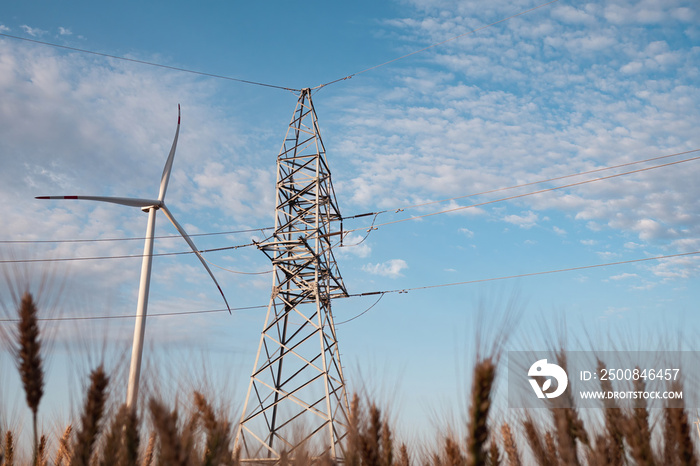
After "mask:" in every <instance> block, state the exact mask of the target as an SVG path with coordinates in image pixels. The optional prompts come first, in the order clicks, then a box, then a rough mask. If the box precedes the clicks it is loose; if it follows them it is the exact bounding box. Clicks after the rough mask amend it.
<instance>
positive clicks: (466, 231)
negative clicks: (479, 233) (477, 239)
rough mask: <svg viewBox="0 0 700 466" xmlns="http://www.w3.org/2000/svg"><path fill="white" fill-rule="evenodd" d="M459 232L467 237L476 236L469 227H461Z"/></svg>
mask: <svg viewBox="0 0 700 466" xmlns="http://www.w3.org/2000/svg"><path fill="white" fill-rule="evenodd" d="M459 232H460V233H461V234H463V235H464V236H466V237H467V238H473V237H474V232H473V231H471V230H470V229H469V228H460V229H459Z"/></svg>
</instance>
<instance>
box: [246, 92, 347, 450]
mask: <svg viewBox="0 0 700 466" xmlns="http://www.w3.org/2000/svg"><path fill="white" fill-rule="evenodd" d="M325 152H326V151H325V148H324V146H323V141H322V140H321V134H320V132H319V129H318V121H317V117H316V112H315V110H314V107H313V103H312V101H311V92H310V90H309V89H304V90H302V91H301V94H300V96H299V100H298V102H297V106H296V109H295V111H294V116H293V117H292V120H291V123H290V124H289V128H288V130H287V135H286V137H285V140H284V143H283V144H282V149H281V151H280V154H279V156H278V158H277V205H276V209H275V232H274V234H273V235H272V236H271V237H270V238H268V239H267V240H265V241H264V242H261V243H259V244H258V248H259V249H261V250H262V251H263V252H264V253H265V254H266V255H267V256H268V257H269V258H270V260H271V261H272V265H273V274H274V278H273V280H274V282H273V285H272V294H271V298H270V304H269V306H268V310H267V317H266V319H265V325H264V327H263V331H262V335H261V338H260V345H259V347H258V354H257V356H256V362H255V367H254V369H253V374H252V376H251V380H250V385H249V388H248V394H247V396H246V401H245V406H244V410H243V415H242V417H241V422H240V425H239V428H238V434H237V435H236V448H239V449H240V453H241V455H242V457H243V458H248V459H253V458H255V459H258V460H260V459H271V460H275V459H279V458H280V455H281V454H282V453H283V452H286V453H287V454H289V455H290V456H292V457H293V456H294V451H295V449H297V448H299V447H302V446H303V448H304V449H305V450H306V451H307V452H311V453H312V454H329V455H330V456H331V457H333V458H339V457H341V456H342V454H341V451H340V441H341V440H342V438H343V437H344V435H345V431H346V426H347V414H348V401H347V393H346V390H345V381H344V379H343V371H342V366H341V364H340V353H339V351H338V339H337V336H336V332H335V325H334V323H333V314H332V313H331V300H332V298H337V297H347V291H346V289H345V285H344V284H343V280H342V278H341V276H340V273H339V271H338V267H337V264H336V261H335V258H334V257H333V251H332V244H333V241H338V240H339V238H340V234H341V232H340V230H339V229H338V228H337V226H338V225H340V222H341V221H342V218H341V215H340V211H339V210H338V204H337V200H336V197H335V192H334V191H333V185H332V183H331V173H330V170H329V169H328V164H327V162H326V153H325ZM334 227H335V228H336V229H335V230H334Z"/></svg>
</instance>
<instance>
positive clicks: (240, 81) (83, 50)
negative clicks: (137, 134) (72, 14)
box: [0, 33, 301, 92]
mask: <svg viewBox="0 0 700 466" xmlns="http://www.w3.org/2000/svg"><path fill="white" fill-rule="evenodd" d="M0 36H2V37H8V38H10V39H17V40H23V41H25V42H33V43H35V44H40V45H47V46H50V47H56V48H59V49H64V50H70V51H73V52H80V53H87V54H90V55H97V56H100V57H106V58H112V59H115V60H122V61H126V62H131V63H138V64H140V65H148V66H155V67H157V68H165V69H168V70H173V71H181V72H183V73H191V74H196V75H200V76H206V77H209V78H217V79H225V80H228V81H235V82H239V83H243V84H252V85H255V86H263V87H270V88H274V89H282V90H285V91H291V92H301V89H295V88H292V87H285V86H277V85H274V84H268V83H263V82H259V81H250V80H247V79H239V78H233V77H231V76H223V75H220V74H213V73H207V72H204V71H196V70H191V69H188V68H179V67H177V66H170V65H163V64H162V63H155V62H151V61H146V60H138V59H135V58H128V57H122V56H119V55H111V54H108V53H102V52H95V51H92V50H86V49H80V48H77V47H70V46H67V45H61V44H56V43H53V42H46V41H43V40H37V39H29V38H27V37H20V36H13V35H11V34H6V33H0Z"/></svg>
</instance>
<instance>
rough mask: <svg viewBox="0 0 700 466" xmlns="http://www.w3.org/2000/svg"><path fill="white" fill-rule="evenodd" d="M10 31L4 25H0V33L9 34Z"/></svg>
mask: <svg viewBox="0 0 700 466" xmlns="http://www.w3.org/2000/svg"><path fill="white" fill-rule="evenodd" d="M10 31H11V29H10V28H9V27H7V26H5V25H4V24H0V32H10Z"/></svg>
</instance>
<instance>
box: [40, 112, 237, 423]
mask: <svg viewBox="0 0 700 466" xmlns="http://www.w3.org/2000/svg"><path fill="white" fill-rule="evenodd" d="M179 134H180V104H178V106H177V130H176V131H175V139H174V140H173V145H172V147H171V149H170V154H169V155H168V160H167V161H166V162H165V168H164V169H163V176H162V177H161V179H160V191H159V193H158V199H136V198H128V197H104V196H37V197H36V199H78V200H86V201H99V202H111V203H113V204H121V205H126V206H129V207H139V208H140V209H141V210H142V211H144V212H148V226H147V227H146V241H145V245H144V247H143V261H142V263H141V281H140V284H139V297H138V304H137V307H136V324H135V326H134V343H133V347H132V350H131V367H130V369H129V386H128V391H127V398H126V405H127V407H129V408H130V409H133V410H135V409H136V400H137V397H138V386H139V376H140V374H141V356H142V354H143V338H144V333H145V331H146V310H147V308H148V290H149V287H150V283H151V264H152V262H153V231H154V229H155V225H156V211H158V210H159V209H160V210H162V211H163V213H164V214H165V216H166V217H167V218H168V220H170V222H171V223H172V224H173V225H174V226H175V228H176V229H177V231H178V232H180V234H181V235H182V237H183V238H184V239H185V241H187V244H189V245H190V248H192V251H193V252H194V253H195V254H196V255H197V257H198V258H199V260H200V262H201V263H202V265H203V266H204V268H205V269H207V272H209V276H210V277H211V278H212V280H214V283H215V284H216V287H217V288H218V289H219V293H221V297H222V298H224V302H225V303H226V308H227V309H228V312H229V313H231V308H230V307H229V305H228V301H226V296H224V292H223V291H222V290H221V286H219V282H217V281H216V278H214V274H213V273H212V271H211V269H209V266H207V263H206V261H205V260H204V257H202V254H201V253H200V252H199V250H198V249H197V247H196V246H195V245H194V243H193V242H192V239H191V238H190V237H189V235H188V234H187V233H186V232H185V230H184V229H183V228H182V226H181V225H180V224H179V223H178V222H177V220H175V217H173V214H172V213H171V212H170V211H169V210H168V208H167V207H166V206H165V192H166V191H167V190H168V180H169V179H170V172H171V171H172V168H173V159H174V158H175V148H176V146H177V138H178V135H179Z"/></svg>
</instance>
